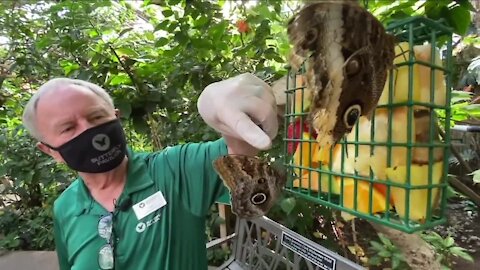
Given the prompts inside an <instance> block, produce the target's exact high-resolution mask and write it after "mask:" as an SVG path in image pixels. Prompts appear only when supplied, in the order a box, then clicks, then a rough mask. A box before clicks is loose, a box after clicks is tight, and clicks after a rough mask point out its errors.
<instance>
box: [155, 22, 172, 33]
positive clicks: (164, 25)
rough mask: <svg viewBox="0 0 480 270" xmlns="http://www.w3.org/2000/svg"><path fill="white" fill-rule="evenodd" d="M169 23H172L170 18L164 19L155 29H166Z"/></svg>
mask: <svg viewBox="0 0 480 270" xmlns="http://www.w3.org/2000/svg"><path fill="white" fill-rule="evenodd" d="M169 23H170V21H169V20H163V21H162V22H161V23H159V24H157V26H155V29H154V31H158V30H166V29H167V26H168V24H169Z"/></svg>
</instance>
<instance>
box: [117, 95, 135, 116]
mask: <svg viewBox="0 0 480 270" xmlns="http://www.w3.org/2000/svg"><path fill="white" fill-rule="evenodd" d="M116 107H117V108H118V110H119V111H120V117H122V118H124V119H128V118H129V117H130V114H131V113H132V105H131V104H130V102H128V101H127V100H124V99H121V100H118V101H117V102H116Z"/></svg>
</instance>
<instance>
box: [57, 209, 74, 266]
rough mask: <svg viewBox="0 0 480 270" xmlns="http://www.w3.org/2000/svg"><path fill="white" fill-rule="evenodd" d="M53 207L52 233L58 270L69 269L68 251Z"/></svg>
mask: <svg viewBox="0 0 480 270" xmlns="http://www.w3.org/2000/svg"><path fill="white" fill-rule="evenodd" d="M55 208H56V207H54V211H53V233H54V241H55V250H56V252H57V259H58V265H59V269H60V270H70V265H69V263H68V255H67V254H68V253H67V248H66V245H65V241H64V237H63V232H62V227H61V226H60V223H59V220H58V217H57V216H56V215H55V214H56V213H57V211H56V210H55Z"/></svg>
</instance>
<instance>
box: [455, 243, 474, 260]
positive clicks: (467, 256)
mask: <svg viewBox="0 0 480 270" xmlns="http://www.w3.org/2000/svg"><path fill="white" fill-rule="evenodd" d="M449 251H450V253H452V254H453V255H455V256H457V257H460V258H462V259H464V260H467V261H469V262H473V258H472V256H471V255H470V254H468V253H467V252H466V251H465V249H464V248H462V247H451V248H450V249H449Z"/></svg>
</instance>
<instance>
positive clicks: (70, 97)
mask: <svg viewBox="0 0 480 270" xmlns="http://www.w3.org/2000/svg"><path fill="white" fill-rule="evenodd" d="M81 97H84V98H87V99H89V101H91V102H92V105H93V104H94V103H97V104H99V105H100V104H102V105H103V104H104V103H105V101H104V100H103V99H102V98H101V97H100V96H98V95H97V94H96V93H94V92H93V91H92V90H90V89H88V88H86V87H83V86H80V85H75V84H68V85H62V86H57V87H55V88H53V89H52V90H50V91H48V92H46V93H45V94H43V96H42V97H41V98H40V99H39V100H38V103H37V106H36V107H37V109H39V108H40V107H47V106H51V105H53V104H57V105H62V103H63V105H66V106H68V104H67V103H71V102H76V101H78V98H81Z"/></svg>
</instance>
